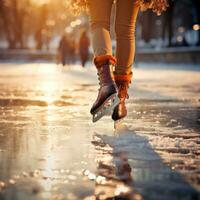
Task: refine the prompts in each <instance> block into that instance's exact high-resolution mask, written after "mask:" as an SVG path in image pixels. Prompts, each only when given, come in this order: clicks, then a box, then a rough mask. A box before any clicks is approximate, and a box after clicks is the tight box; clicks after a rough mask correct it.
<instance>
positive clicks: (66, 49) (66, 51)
mask: <svg viewBox="0 0 200 200" xmlns="http://www.w3.org/2000/svg"><path fill="white" fill-rule="evenodd" d="M70 47H71V46H70V41H69V37H68V35H67V34H63V36H62V37H61V40H60V43H59V48H58V50H59V54H60V59H61V62H62V65H63V66H65V65H66V64H67V63H69V59H70V58H69V57H70Z"/></svg>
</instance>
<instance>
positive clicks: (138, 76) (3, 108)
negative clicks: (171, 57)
mask: <svg viewBox="0 0 200 200" xmlns="http://www.w3.org/2000/svg"><path fill="white" fill-rule="evenodd" d="M97 89H98V81H97V77H96V71H95V69H94V68H93V67H89V66H88V67H86V69H82V68H81V67H80V66H79V65H71V66H66V67H65V68H63V67H61V66H57V65H55V64H52V63H42V62H41V63H39V62H37V63H18V64H14V63H1V64H0V200H45V199H47V200H49V199H50V200H111V199H119V200H142V199H145V200H146V199H147V200H182V199H183V200H199V199H200V68H198V67H197V66H196V67H195V66H177V67H175V66H173V65H170V66H167V65H162V66H159V65H155V66H153V65H149V66H148V65H147V64H146V65H144V64H143V65H140V64H139V65H138V67H137V68H135V69H134V71H133V82H132V86H131V88H130V95H129V96H130V98H129V100H128V101H127V106H128V110H129V115H128V117H127V118H126V119H125V120H124V121H123V122H122V123H121V124H119V125H118V127H117V129H116V130H114V123H113V121H112V120H111V117H105V118H103V119H102V120H100V121H99V122H97V123H95V124H93V123H92V120H91V119H92V117H91V116H90V113H89V110H90V107H91V105H92V103H93V102H94V100H95V98H96V95H97Z"/></svg>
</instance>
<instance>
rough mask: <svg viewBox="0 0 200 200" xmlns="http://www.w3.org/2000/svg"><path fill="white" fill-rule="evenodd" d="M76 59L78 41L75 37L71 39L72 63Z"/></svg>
mask: <svg viewBox="0 0 200 200" xmlns="http://www.w3.org/2000/svg"><path fill="white" fill-rule="evenodd" d="M75 60H76V41H75V39H71V40H70V63H71V64H74V63H75Z"/></svg>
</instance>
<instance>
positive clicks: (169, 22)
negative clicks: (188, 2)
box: [162, 0, 175, 47]
mask: <svg viewBox="0 0 200 200" xmlns="http://www.w3.org/2000/svg"><path fill="white" fill-rule="evenodd" d="M174 6H175V1H174V0H169V8H168V9H167V11H166V12H165V13H163V23H162V38H163V40H164V39H165V37H166V34H167V37H168V45H167V46H168V47H171V46H173V44H172V38H173V15H174Z"/></svg>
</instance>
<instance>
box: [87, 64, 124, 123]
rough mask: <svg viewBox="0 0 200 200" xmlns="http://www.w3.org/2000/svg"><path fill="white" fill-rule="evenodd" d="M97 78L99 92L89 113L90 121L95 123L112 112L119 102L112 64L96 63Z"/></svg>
mask: <svg viewBox="0 0 200 200" xmlns="http://www.w3.org/2000/svg"><path fill="white" fill-rule="evenodd" d="M96 67H97V70H98V73H97V75H98V77H99V85H100V88H99V92H98V96H97V99H96V101H95V102H94V104H93V106H92V108H91V111H90V113H91V114H92V115H93V118H92V121H93V122H96V121H98V120H99V119H101V118H102V117H103V116H105V115H109V114H111V113H112V112H113V110H114V109H115V107H116V106H117V105H118V104H119V102H120V100H119V97H118V93H117V86H116V84H115V81H114V76H113V64H112V62H110V60H107V61H106V63H105V62H104V63H103V64H102V63H101V64H99V63H96Z"/></svg>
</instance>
